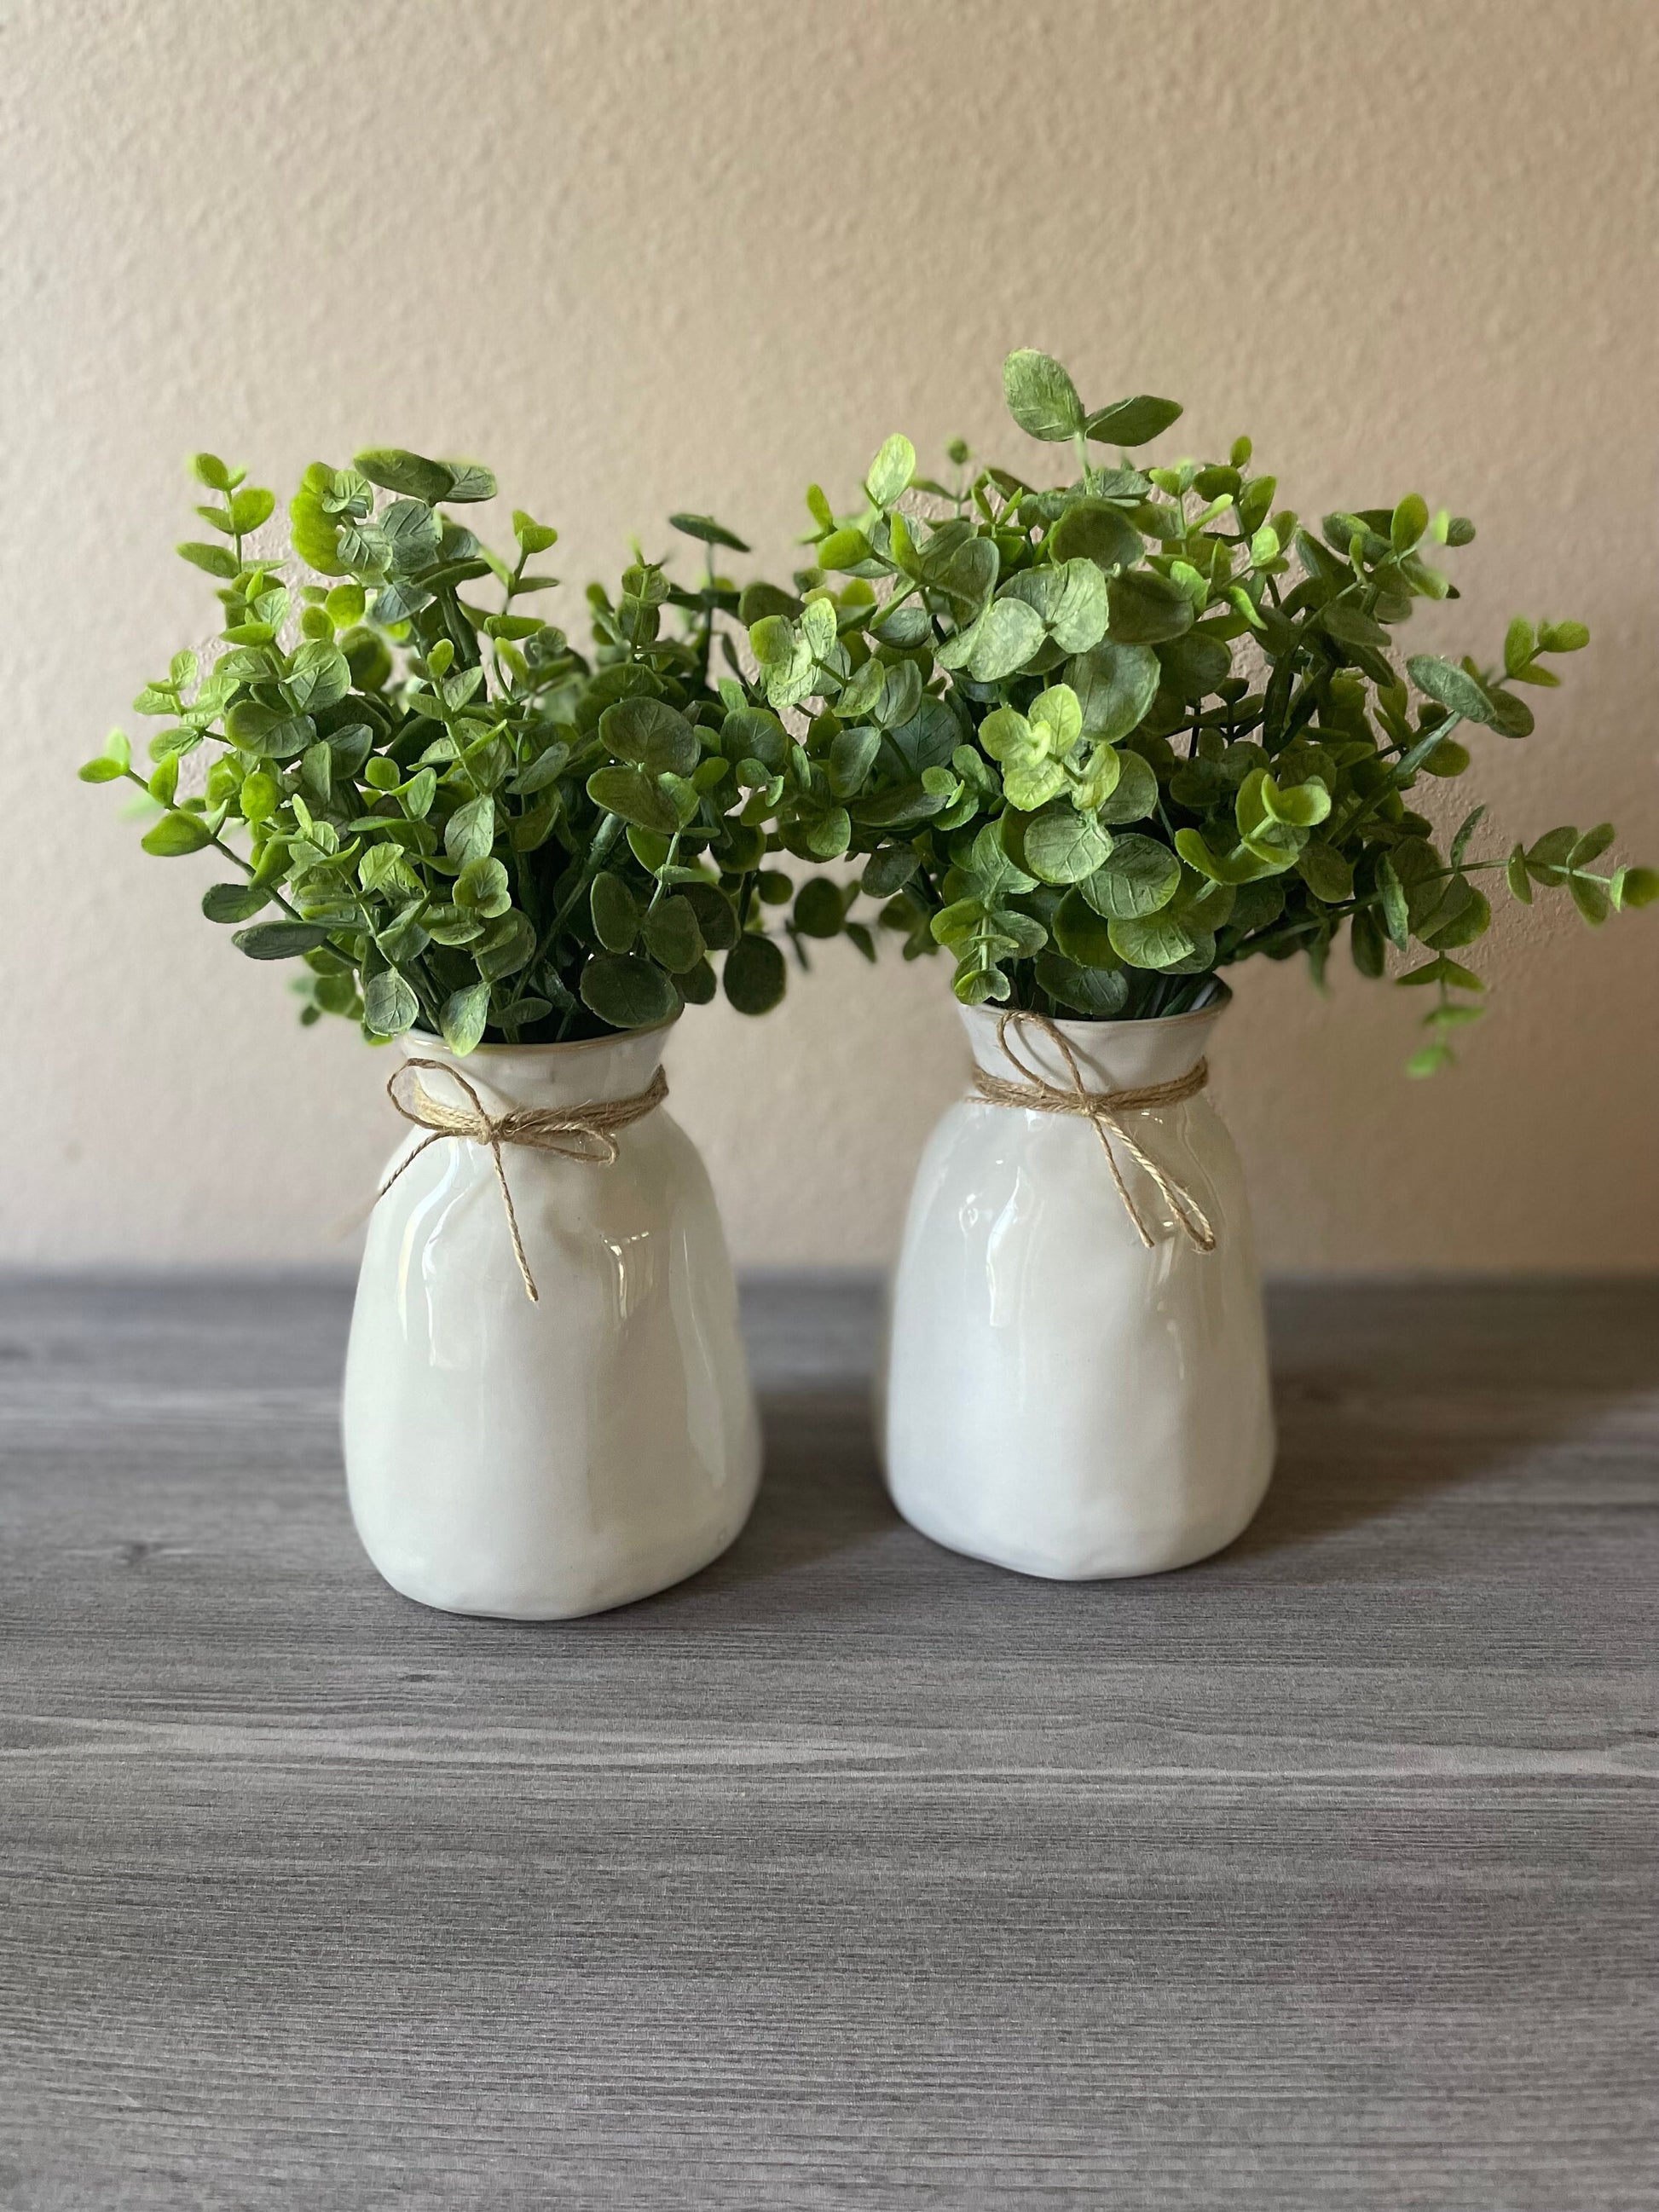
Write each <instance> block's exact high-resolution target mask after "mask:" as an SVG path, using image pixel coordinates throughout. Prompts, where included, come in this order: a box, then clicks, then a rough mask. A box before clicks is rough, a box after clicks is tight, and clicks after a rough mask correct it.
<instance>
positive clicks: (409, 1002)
mask: <svg viewBox="0 0 1659 2212" xmlns="http://www.w3.org/2000/svg"><path fill="white" fill-rule="evenodd" d="M268 926H269V927H270V928H272V929H275V928H276V927H277V926H278V925H277V924H276V923H275V922H272V923H270V924H269V925H268ZM247 934H248V935H249V936H250V937H251V936H252V935H253V934H254V932H253V931H252V930H250V931H248V933H247ZM420 1018H421V1002H420V1000H418V999H417V998H416V995H415V994H414V992H413V990H412V989H411V988H410V985H409V984H408V983H407V982H406V981H405V980H404V977H403V976H402V975H399V974H398V970H397V969H395V968H383V969H381V970H380V974H379V975H371V976H370V977H369V979H368V981H367V982H366V983H365V984H364V985H363V1022H364V1025H365V1026H366V1027H367V1028H368V1029H370V1030H373V1031H374V1035H375V1036H384V1037H395V1036H403V1035H404V1032H405V1031H406V1030H412V1029H413V1028H414V1026H415V1024H416V1022H418V1021H419V1019H420Z"/></svg>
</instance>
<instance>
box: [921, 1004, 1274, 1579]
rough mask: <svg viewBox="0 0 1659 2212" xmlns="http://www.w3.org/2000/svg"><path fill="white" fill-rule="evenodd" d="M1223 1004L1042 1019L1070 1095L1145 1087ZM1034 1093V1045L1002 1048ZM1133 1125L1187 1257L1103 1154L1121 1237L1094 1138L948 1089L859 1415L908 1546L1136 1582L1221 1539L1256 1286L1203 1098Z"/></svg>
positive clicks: (1255, 1493) (988, 1039) (1242, 1442)
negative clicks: (1197, 1227) (1079, 1087)
mask: <svg viewBox="0 0 1659 2212" xmlns="http://www.w3.org/2000/svg"><path fill="white" fill-rule="evenodd" d="M1224 1007H1225V1000H1223V1002H1222V1004H1221V1005H1219V1006H1213V1007H1210V1008H1206V1009H1205V1010H1204V1011H1202V1012H1200V1013H1196V1014H1185V1015H1181V1016H1177V1017H1176V1018H1173V1019H1171V1020H1167V1021H1150V1022H1080V1021H1067V1022H1063V1023H1061V1024H1060V1028H1061V1029H1062V1030H1064V1032H1065V1035H1066V1037H1067V1039H1068V1040H1069V1041H1070V1042H1071V1044H1072V1047H1073V1050H1074V1051H1075V1052H1076V1054H1077V1055H1078V1058H1079V1062H1080V1064H1081V1066H1082V1068H1083V1072H1084V1077H1085V1081H1086V1082H1087V1084H1088V1085H1090V1087H1091V1089H1092V1088H1099V1089H1101V1090H1120V1089H1125V1088H1128V1087H1131V1086H1134V1085H1144V1084H1152V1083H1162V1082H1165V1081H1169V1080H1170V1079H1174V1078H1175V1077H1177V1076H1179V1075H1182V1074H1183V1073H1186V1071H1187V1070H1188V1069H1189V1068H1190V1067H1191V1066H1194V1063H1195V1062H1196V1061H1197V1060H1199V1059H1200V1056H1201V1055H1202V1054H1203V1053H1204V1051H1205V1049H1206V1043H1207V1042H1208V1040H1209V1037H1210V1034H1211V1032H1212V1030H1213V1028H1214V1025H1215V1023H1216V1021H1217V1020H1218V1018H1219V1016H1220V1014H1221V1012H1223V1010H1224ZM963 1019H964V1022H965V1024H966V1027H967V1030H968V1037H969V1045H970V1047H971V1048H972V1051H973V1054H974V1057H975V1061H976V1062H977V1063H978V1065H979V1066H981V1067H983V1068H985V1069H986V1070H987V1073H995V1074H999V1075H1002V1076H1011V1075H1012V1074H1013V1073H1014V1071H1013V1070H1012V1069H1011V1068H1010V1067H1009V1066H1008V1065H1007V1062H1006V1060H1005V1059H1004V1057H1003V1055H1002V1053H1001V1052H1000V1049H999V1048H998V1044H997V1010H996V1009H995V1008H994V1007H990V1008H979V1007H976V1008H967V1007H964V1008H963ZM1017 1044H1018V1050H1019V1051H1020V1052H1021V1054H1022V1055H1023V1056H1024V1058H1025V1059H1026V1060H1027V1061H1028V1063H1029V1064H1030V1066H1035V1067H1040V1068H1041V1069H1042V1073H1043V1074H1044V1075H1045V1076H1046V1077H1047V1078H1048V1080H1050V1081H1051V1082H1054V1083H1059V1084H1062V1085H1068V1086H1069V1084H1070V1078H1069V1076H1068V1074H1067V1072H1066V1067H1065V1066H1064V1064H1063V1062H1062V1061H1061V1060H1060V1055H1059V1054H1057V1053H1056V1052H1055V1050H1054V1046H1053V1045H1052V1043H1051V1042H1049V1041H1048V1039H1047V1038H1045V1037H1043V1036H1042V1035H1041V1033H1040V1032H1038V1031H1036V1030H1030V1029H1027V1030H1024V1031H1023V1032H1021V1033H1020V1035H1019V1036H1018V1039H1017ZM1134 1129H1135V1134H1136V1136H1137V1138H1138V1139H1139V1141H1140V1142H1141V1143H1142V1144H1143V1145H1144V1146H1146V1149H1147V1150H1148V1151H1149V1152H1152V1153H1153V1154H1154V1156H1155V1157H1156V1158H1158V1160H1159V1162H1160V1163H1161V1164H1163V1166H1164V1169H1165V1171H1166V1172H1168V1173H1171V1174H1173V1176H1175V1177H1176V1180H1177V1182H1179V1183H1180V1184H1181V1185H1182V1187H1183V1188H1186V1189H1188V1191H1190V1193H1191V1194H1192V1195H1193V1196H1194V1197H1195V1198H1196V1199H1197V1200H1198V1202H1199V1204H1200V1206H1202V1207H1203V1209H1204V1211H1205V1212H1206V1214H1207V1215H1208V1216H1209V1218H1210V1220H1211V1222H1212V1225H1213V1226H1214V1228H1215V1230H1216V1231H1217V1234H1218V1246H1217V1249H1216V1250H1215V1251H1213V1252H1211V1253H1201V1252H1199V1251H1197V1250H1195V1249H1194V1248H1193V1246H1192V1245H1191V1244H1190V1243H1188V1241H1187V1239H1186V1237H1184V1236H1183V1235H1182V1232H1181V1231H1180V1230H1179V1228H1178V1227H1177V1226H1176V1224H1175V1222H1174V1220H1173V1218H1172V1217H1171V1214H1170V1208H1169V1206H1167V1204H1166V1203H1165V1201H1164V1200H1163V1199H1162V1197H1161V1196H1160V1194H1159V1193H1158V1188H1157V1187H1156V1185H1155V1184H1154V1183H1153V1182H1152V1178H1151V1177H1150V1176H1147V1175H1146V1173H1145V1172H1144V1171H1143V1170H1141V1169H1140V1168H1139V1167H1138V1166H1137V1165H1136V1164H1135V1163H1134V1162H1133V1160H1132V1159H1130V1158H1128V1156H1127V1153H1126V1152H1123V1151H1122V1150H1121V1149H1120V1152H1119V1155H1118V1157H1119V1161H1120V1164H1121V1167H1122V1169H1123V1173H1124V1176H1125V1177H1126V1179H1127V1181H1128V1183H1129V1186H1130V1188H1131V1190H1132V1191H1133V1195H1134V1198H1135V1201H1136V1203H1137V1205H1138V1206H1139V1208H1140V1210H1141V1212H1142V1215H1143V1217H1144V1218H1145V1219H1146V1223H1147V1225H1148V1227H1149V1228H1150V1229H1151V1230H1152V1233H1153V1235H1154V1237H1155V1238H1156V1243H1155V1244H1154V1246H1153V1249H1152V1250H1151V1251H1148V1250H1147V1249H1146V1248H1145V1246H1143V1245H1142V1243H1140V1241H1139V1237H1137V1236H1136V1234H1135V1231H1134V1228H1133V1225H1132V1224H1131V1222H1130V1220H1129V1218H1128V1216H1127V1213H1126V1212H1125V1210H1124V1207H1123V1204H1122V1201H1121V1199H1120V1198H1119V1196H1118V1194H1117V1192H1116V1190H1115V1188H1114V1186H1113V1182H1112V1178H1111V1175H1110V1172H1109V1170H1108V1167H1107V1164H1106V1162H1105V1160H1104V1159H1103V1158H1102V1155H1101V1149H1100V1140H1099V1139H1098V1137H1097V1135H1096V1133H1095V1129H1094V1127H1093V1125H1092V1124H1091V1122H1090V1121H1086V1120H1085V1119H1082V1118H1080V1117H1077V1116H1073V1115H1060V1114H1042V1113H1032V1112H1030V1111H1029V1110H1026V1109H1021V1108H1014V1107H1007V1106H991V1105H987V1104H985V1103H982V1102H980V1101H978V1100H975V1099H973V1098H964V1099H963V1100H962V1101H961V1102H959V1103H957V1104H956V1105H954V1106H952V1107H951V1108H950V1109H948V1111H947V1112H946V1114H945V1118H944V1120H943V1121H941V1122H940V1123H939V1127H937V1128H936V1129H935V1131H934V1132H933V1137H932V1139H930V1141H929V1143H928V1146H927V1151H926V1152H925V1153H924V1155H923V1157H922V1162H921V1168H920V1170H919V1171H918V1174H917V1177H916V1184H915V1193H914V1194H913V1196H912V1199H911V1202H910V1212H909V1218H908V1224H907V1225H906V1230H905V1236H904V1242H903V1247H902V1252H901V1255H900V1259H899V1263H898V1267H897V1271H896V1275H895V1278H894V1283H893V1290H892V1300H891V1307H890V1323H889V1333H888V1357H887V1372H886V1376H885V1390H884V1408H883V1413H882V1421H883V1429H884V1440H885V1455H886V1463H887V1479H888V1485H889V1487H890V1490H891V1492H892V1495H893V1501H894V1503H895V1504H896V1505H897V1507H898V1509H899V1510H900V1512H901V1513H902V1514H903V1515H904V1516H905V1518H906V1519H907V1520H908V1521H910V1522H914V1523H915V1526H916V1527H917V1528H920V1529H921V1531H922V1532H923V1534H926V1535H928V1536H932V1537H933V1538H934V1539H935V1541H938V1542H939V1543H941V1544H947V1545H949V1546H951V1547H952V1549H954V1550H956V1551H959V1552H966V1553H970V1554H972V1555H973V1556H974V1557H975V1558H978V1559H992V1560H994V1561H996V1562H997V1563H998V1564H999V1565H1002V1566H1006V1567H1013V1568H1017V1569H1018V1570H1019V1571H1021V1572H1023V1573H1025V1574H1031V1575H1048V1576H1053V1577H1057V1578H1060V1579H1064V1580H1068V1581H1069V1580H1083V1579H1087V1578H1090V1577H1097V1576H1113V1575H1144V1574H1153V1573H1156V1572H1158V1571H1159V1570H1160V1569H1163V1568H1165V1567H1178V1566H1183V1565H1187V1564H1188V1562H1189V1561H1191V1560H1194V1559H1202V1558H1203V1557H1204V1556H1205V1555H1206V1553H1210V1552H1214V1551H1217V1550H1218V1549H1219V1548H1220V1547H1222V1546H1223V1545H1224V1544H1227V1543H1230V1542H1231V1541H1232V1539H1233V1538H1234V1537H1235V1536H1237V1534H1238V1533H1239V1531H1240V1530H1241V1529H1242V1528H1243V1527H1244V1526H1245V1524H1246V1522H1248V1521H1249V1518H1250V1516H1251V1515H1252V1514H1253V1513H1254V1512H1255V1509H1256V1507H1257V1505H1258V1504H1260V1503H1261V1495H1262V1492H1264V1490H1265V1489H1266V1488H1267V1478H1268V1475H1269V1474H1270V1473H1271V1471H1272V1467H1273V1416H1272V1411H1271V1407H1270V1404H1269V1400H1268V1391H1267V1347H1266V1336H1265V1331H1264V1328H1263V1325H1262V1314H1261V1288H1260V1284H1259V1281H1258V1279H1257V1274H1256V1265H1255V1253H1254V1250H1253V1249H1252V1244H1251V1237H1250V1222H1249V1206H1248V1205H1247V1203H1246V1200H1245V1194H1244V1186H1243V1176H1242V1174H1241V1171H1240V1169H1239V1164H1238V1157H1237V1153H1236V1152H1234V1149H1233V1145H1232V1139H1231V1138H1230V1137H1229V1135H1228V1134H1227V1132H1226V1129H1225V1127H1224V1126H1223V1124H1222V1121H1221V1119H1220V1116H1219V1115H1218V1114H1217V1112H1216V1110H1215V1106H1214V1103H1213V1101H1212V1095H1211V1093H1210V1091H1207V1090H1206V1091H1200V1093H1199V1094H1198V1095H1197V1096H1196V1097H1193V1098H1190V1099H1187V1100H1184V1101H1182V1103H1179V1104H1176V1105H1174V1106H1168V1107H1161V1108H1158V1109H1153V1110H1152V1111H1149V1112H1144V1113H1140V1114H1138V1115H1136V1116H1135V1121H1134Z"/></svg>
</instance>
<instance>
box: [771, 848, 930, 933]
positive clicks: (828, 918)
mask: <svg viewBox="0 0 1659 2212" xmlns="http://www.w3.org/2000/svg"><path fill="white" fill-rule="evenodd" d="M910 857H911V859H912V860H913V861H914V860H915V854H911V856H910ZM845 912H846V909H845V907H844V905H843V903H842V895H841V887H840V885H839V884H834V883H832V882H831V881H830V879H829V877H828V876H811V877H809V878H808V879H807V880H806V882H805V883H804V884H802V885H801V887H800V890H799V892H798V893H797V894H796V897H795V913H794V922H795V927H796V928H797V929H798V930H799V932H800V933H801V935H802V936H803V937H839V936H840V935H841V926H842V919H843V917H844V915H845Z"/></svg>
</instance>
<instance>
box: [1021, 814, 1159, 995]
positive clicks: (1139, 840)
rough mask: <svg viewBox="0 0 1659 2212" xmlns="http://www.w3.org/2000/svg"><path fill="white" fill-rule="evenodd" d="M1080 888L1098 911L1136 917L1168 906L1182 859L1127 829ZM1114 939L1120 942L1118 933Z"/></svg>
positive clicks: (1148, 963) (1115, 917)
mask: <svg viewBox="0 0 1659 2212" xmlns="http://www.w3.org/2000/svg"><path fill="white" fill-rule="evenodd" d="M1028 842H1029V840H1028ZM1080 888H1081V890H1082V892H1083V896H1084V897H1085V899H1087V900H1088V902H1089V903H1090V905H1091V907H1093V908H1094V909H1095V912H1096V913H1097V914H1100V915H1105V916H1106V918H1107V919H1108V920H1109V921H1130V920H1135V919H1139V917H1141V916H1143V915H1153V914H1156V913H1158V910H1159V909H1160V908H1163V907H1166V906H1168V904H1169V903H1170V900H1171V899H1172V898H1173V897H1174V896H1175V895H1176V891H1177V890H1180V888H1181V863H1180V861H1179V860H1177V859H1176V856H1175V854H1173V853H1172V852H1171V851H1170V848H1169V847H1168V846H1167V845H1162V844H1160V843H1159V842H1158V840H1157V838H1155V837H1142V836H1137V835H1136V833H1135V832H1134V831H1133V830H1128V831H1127V832H1126V833H1125V834H1124V835H1123V836H1119V837H1115V838H1114V839H1113V840H1112V849H1111V851H1110V853H1109V854H1108V856H1107V859H1106V861H1105V863H1104V865H1103V866H1102V867H1099V868H1097V870H1096V871H1095V872H1094V874H1093V875H1091V876H1090V877H1088V878H1086V879H1085V881H1084V882H1083V883H1082V884H1081V885H1080ZM1112 942H1113V944H1114V945H1117V938H1116V936H1115V934H1114V936H1113V939H1112ZM1118 951H1120V952H1121V953H1122V957H1124V958H1125V959H1126V960H1133V955H1132V954H1130V953H1127V952H1124V951H1123V948H1122V946H1121V945H1118ZM1176 957H1180V956H1179V955H1177V956H1176ZM1133 964H1134V965H1135V966H1136V967H1140V968H1151V967H1158V966H1161V965H1162V964H1163V963H1161V962H1158V961H1152V960H1133Z"/></svg>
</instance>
